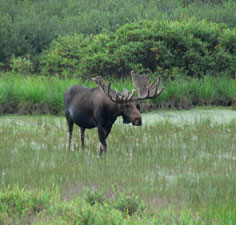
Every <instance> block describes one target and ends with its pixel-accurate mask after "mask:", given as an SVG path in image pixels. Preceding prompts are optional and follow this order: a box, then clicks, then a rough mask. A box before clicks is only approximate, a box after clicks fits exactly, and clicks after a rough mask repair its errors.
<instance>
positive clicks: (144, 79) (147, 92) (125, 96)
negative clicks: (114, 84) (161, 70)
mask: <svg viewBox="0 0 236 225" xmlns="http://www.w3.org/2000/svg"><path fill="white" fill-rule="evenodd" d="M131 76H132V80H133V83H134V85H135V87H136V88H137V90H138V97H134V94H135V92H136V91H135V89H133V90H132V93H131V94H130V92H129V91H128V90H127V89H125V88H124V89H123V93H122V94H121V93H120V92H119V91H118V90H117V89H116V90H115V91H113V90H111V82H109V83H108V85H106V83H105V81H104V79H103V78H102V77H101V76H97V77H93V78H92V80H93V81H94V82H95V83H96V84H97V85H98V87H99V88H100V89H101V90H102V91H103V92H104V93H105V95H107V96H108V97H109V98H110V99H111V100H112V101H113V102H116V103H127V102H131V101H137V100H143V99H153V98H156V97H158V96H159V95H160V94H161V93H162V92H163V91H164V89H165V87H164V86H163V87H162V88H161V89H160V90H158V86H159V84H160V77H158V78H156V79H155V80H154V82H153V83H152V84H151V85H149V84H148V82H149V76H148V75H145V74H135V73H134V72H133V71H131Z"/></svg>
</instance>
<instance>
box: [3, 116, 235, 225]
mask: <svg viewBox="0 0 236 225" xmlns="http://www.w3.org/2000/svg"><path fill="white" fill-rule="evenodd" d="M156 116H158V114H156ZM209 118H210V117H209ZM183 121H185V119H184V118H183ZM0 123H1V126H0V139H1V142H0V149H1V151H0V158H1V164H0V180H1V183H0V189H1V195H0V196H1V199H9V200H7V201H5V200H4V201H5V202H4V201H3V200H1V201H2V202H4V205H3V204H0V205H1V206H2V207H4V211H1V212H4V213H3V214H2V215H1V216H2V217H1V218H3V217H4V218H5V219H6V220H5V221H11V219H12V218H13V215H18V214H14V213H12V212H15V211H14V210H16V211H17V210H21V211H20V215H19V217H18V216H16V217H17V219H19V218H20V216H22V214H23V213H25V214H24V215H25V216H27V215H28V214H27V213H28V212H29V215H30V217H31V218H32V217H33V219H35V220H36V221H37V220H39V221H41V223H38V224H45V223H49V222H48V221H53V222H52V223H53V224H56V223H59V222H58V221H64V220H65V221H66V222H67V223H68V221H69V220H70V219H71V221H72V222H71V223H73V221H76V220H77V221H78V220H80V219H81V218H82V216H86V215H87V216H91V217H93V218H101V217H102V216H103V217H102V218H103V219H104V221H105V218H106V219H108V218H111V219H114V218H115V219H117V222H116V223H115V222H114V224H129V223H130V224H155V223H154V222H155V221H156V224H204V223H205V224H233V223H234V221H235V220H236V218H235V215H236V214H235V201H236V190H235V185H236V176H235V169H236V168H235V157H236V155H235V152H234V149H235V145H236V139H235V133H236V124H235V121H231V122H229V123H226V122H224V123H213V122H211V121H210V119H207V118H202V119H201V118H200V119H199V118H198V119H194V118H193V123H191V124H189V123H183V122H181V121H180V122H179V123H172V122H171V121H169V120H165V121H159V122H158V123H157V122H156V123H152V124H151V125H146V126H142V127H138V128H135V127H133V126H129V125H126V126H125V125H123V124H121V123H119V122H118V123H116V124H115V125H114V127H113V129H112V132H111V134H110V136H109V138H108V152H107V154H106V155H103V156H102V157H98V138H97V131H96V130H95V129H92V130H87V131H86V139H85V146H86V147H85V150H84V151H82V150H79V149H80V147H79V145H80V143H79V142H78V132H79V129H78V127H75V132H74V138H73V145H72V149H73V151H71V152H68V151H67V127H66V121H65V118H60V117H53V116H47V117H37V116H31V117H29V116H25V117H16V116H12V117H9V116H8V117H6V116H4V117H1V121H0ZM77 149H78V150H79V151H77ZM14 184H18V186H19V188H20V189H21V188H23V187H25V192H21V191H16V190H13V193H12V192H11V191H9V190H8V189H7V188H6V187H7V186H8V185H10V186H14ZM84 187H86V188H88V189H89V190H90V191H92V192H94V191H95V192H98V193H100V192H101V190H103V191H104V195H103V196H104V198H105V200H106V202H107V204H109V205H110V206H107V205H105V206H104V205H103V206H98V205H96V206H95V207H94V208H93V207H91V206H89V205H88V204H87V203H81V202H82V201H83V200H82V199H83V197H82V196H84V194H85V193H86V192H85V191H84V190H83V188H84ZM28 189H30V190H31V191H32V193H31V194H30V193H28V192H27V190H28ZM43 190H48V191H46V192H44V191H43ZM55 190H57V192H58V194H60V197H61V199H58V200H56V202H54V200H53V199H54V197H53V196H54V195H53V194H50V191H55ZM15 192H17V193H18V194H17V196H15V195H16V194H14V193H15ZM35 193H36V194H35ZM37 193H39V197H38V194H37ZM40 193H41V197H40ZM119 193H124V194H123V197H124V198H125V199H126V197H125V196H133V198H131V200H130V199H129V198H128V199H129V200H127V199H126V200H123V204H124V205H125V206H124V207H128V206H129V204H131V205H132V204H133V203H134V202H136V203H137V202H138V205H139V204H141V202H140V201H139V200H137V198H136V197H134V196H140V199H142V201H144V202H145V205H147V206H148V209H147V211H142V213H141V216H140V214H138V213H137V214H134V215H133V216H132V217H131V218H130V217H127V214H126V216H123V215H121V213H120V212H119V210H118V211H113V209H114V207H113V206H114V205H113V204H115V203H114V202H113V203H112V198H113V197H115V198H118V199H119V198H120V197H121V196H122V194H121V195H119ZM133 194H135V195H133ZM11 196H12V199H11ZM14 196H15V197H14ZM27 196H29V197H27ZM32 196H33V197H32ZM111 196H113V197H111ZM32 198H33V200H32ZM77 198H79V199H80V200H76V199H77ZM92 198H96V199H97V200H99V199H101V198H100V197H99V194H95V196H92ZM63 199H64V200H67V201H62V200H63ZM135 199H136V200H137V201H136V200H135ZM22 201H23V202H25V203H24V204H23V203H21V202H22ZM110 201H111V202H110ZM115 202H119V201H115ZM121 202H122V201H121ZM54 203H55V204H54ZM136 203H134V204H136ZM18 204H19V206H18ZM35 204H36V206H35ZM136 205H137V204H136ZM141 205H142V204H141ZM149 207H151V208H153V210H151V209H150V208H149ZM126 209H127V208H126ZM11 210H13V211H11ZM100 210H101V211H100ZM153 211H154V214H152V212H153ZM85 212H87V214H86V213H85ZM95 212H96V213H95ZM110 213H111V214H110ZM113 216H114V217H113ZM83 218H84V217H83ZM13 219H14V218H13ZM115 219H114V220H115ZM129 220H130V221H129ZM89 221H90V220H89ZM91 221H93V220H91ZM101 221H103V220H101ZM133 221H134V222H133ZM137 221H138V222H137ZM153 221H154V222H153ZM66 222H64V223H66ZM94 223H95V222H94ZM101 223H102V222H101ZM101 223H99V222H97V224H101ZM111 223H112V222H111ZM91 224H93V222H91Z"/></svg>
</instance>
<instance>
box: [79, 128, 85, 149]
mask: <svg viewBox="0 0 236 225" xmlns="http://www.w3.org/2000/svg"><path fill="white" fill-rule="evenodd" d="M84 132H85V128H83V127H80V142H81V147H82V148H83V149H84Z"/></svg>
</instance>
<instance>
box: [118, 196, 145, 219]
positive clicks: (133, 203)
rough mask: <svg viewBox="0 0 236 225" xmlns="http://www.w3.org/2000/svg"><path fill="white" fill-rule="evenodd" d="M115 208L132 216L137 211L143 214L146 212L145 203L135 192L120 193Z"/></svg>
mask: <svg viewBox="0 0 236 225" xmlns="http://www.w3.org/2000/svg"><path fill="white" fill-rule="evenodd" d="M114 208H115V209H118V210H119V211H121V212H122V213H124V214H128V215H130V216H131V215H133V214H135V213H138V214H139V215H141V214H142V213H144V209H145V204H144V202H143V201H142V200H141V199H140V198H139V196H136V195H135V194H130V195H127V194H124V193H119V196H118V197H117V199H116V200H115V203H114Z"/></svg>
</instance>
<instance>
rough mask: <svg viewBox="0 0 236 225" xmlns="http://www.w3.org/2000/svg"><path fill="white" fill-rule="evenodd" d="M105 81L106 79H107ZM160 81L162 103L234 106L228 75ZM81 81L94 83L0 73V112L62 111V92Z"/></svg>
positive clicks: (125, 84) (116, 83)
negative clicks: (183, 101)
mask: <svg viewBox="0 0 236 225" xmlns="http://www.w3.org/2000/svg"><path fill="white" fill-rule="evenodd" d="M106 80H107V82H108V79H106ZM162 83H163V84H164V85H165V86H166V90H165V91H164V92H163V93H162V95H161V96H160V97H159V98H158V99H155V100H153V101H149V102H154V103H157V104H159V105H160V106H161V105H165V103H167V102H172V103H173V104H172V105H173V107H176V108H181V101H182V99H183V98H187V100H188V101H189V105H193V106H195V105H226V106H232V105H233V106H234V104H235V100H236V81H235V80H234V79H230V78H227V77H224V78H220V77H218V78H212V77H210V76H206V77H205V78H204V79H197V78H193V79H192V78H191V79H190V78H186V79H185V78H178V79H176V80H173V81H172V80H167V81H163V80H162ZM75 84H80V85H84V86H87V87H96V85H95V83H93V82H92V81H91V80H82V79H76V78H70V79H60V78H59V77H56V76H55V77H44V76H22V75H20V74H2V75H1V76H0V112H1V113H16V112H18V113H21V114H25V113H30V114H32V113H53V114H60V113H62V112H63V111H64V103H63V94H64V91H65V90H66V88H68V87H69V86H72V85H75ZM112 88H117V89H118V90H120V91H122V90H123V88H127V89H129V90H130V91H131V90H132V89H133V88H134V86H133V84H132V81H131V79H130V80H128V79H125V80H113V81H112Z"/></svg>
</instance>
